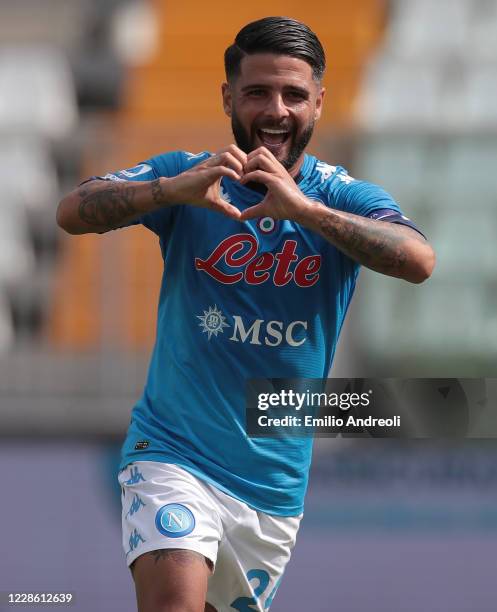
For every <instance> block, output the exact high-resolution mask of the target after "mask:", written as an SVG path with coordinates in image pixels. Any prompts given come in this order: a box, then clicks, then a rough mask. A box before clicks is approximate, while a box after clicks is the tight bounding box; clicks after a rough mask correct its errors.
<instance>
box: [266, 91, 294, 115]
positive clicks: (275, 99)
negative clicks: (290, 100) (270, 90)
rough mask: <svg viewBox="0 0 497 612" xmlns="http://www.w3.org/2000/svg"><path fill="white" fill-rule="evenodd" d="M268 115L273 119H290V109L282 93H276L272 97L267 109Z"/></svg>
mask: <svg viewBox="0 0 497 612" xmlns="http://www.w3.org/2000/svg"><path fill="white" fill-rule="evenodd" d="M266 113H267V115H269V116H270V117H272V118H273V119H283V118H285V117H288V115H289V112H288V108H287V107H286V104H285V101H284V99H283V96H282V95H281V94H280V93H277V92H275V93H274V94H273V95H272V96H271V97H270V99H269V101H268V105H267V108H266Z"/></svg>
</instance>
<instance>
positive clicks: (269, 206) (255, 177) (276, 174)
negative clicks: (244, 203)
mask: <svg viewBox="0 0 497 612" xmlns="http://www.w3.org/2000/svg"><path fill="white" fill-rule="evenodd" d="M252 181H253V182H256V183H262V184H263V185H265V186H266V187H267V189H268V191H267V194H266V197H265V198H264V199H263V200H262V202H260V203H259V204H255V205H254V206H251V207H250V208H247V209H246V210H244V211H243V212H242V214H241V217H240V221H247V220H248V219H255V218H256V217H266V216H267V217H272V218H273V219H289V220H292V221H298V219H299V218H300V216H301V214H302V212H303V211H304V210H305V209H308V208H309V206H311V203H310V202H309V200H307V198H306V197H305V196H304V194H303V193H302V192H301V191H300V189H299V188H298V187H297V185H296V183H295V181H294V180H293V178H292V177H291V176H290V174H289V173H288V172H287V171H286V169H285V168H284V167H283V166H282V165H281V164H280V162H279V161H278V160H277V159H276V157H275V156H274V155H273V154H272V153H271V151H269V149H266V147H259V148H258V149H255V150H254V151H252V152H251V153H249V154H248V156H247V162H246V164H245V167H244V174H243V177H242V178H241V180H240V183H241V184H242V185H244V184H246V183H250V182H252Z"/></svg>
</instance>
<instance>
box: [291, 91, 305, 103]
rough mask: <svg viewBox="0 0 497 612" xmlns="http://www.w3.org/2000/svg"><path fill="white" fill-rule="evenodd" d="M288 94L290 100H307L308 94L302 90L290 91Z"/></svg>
mask: <svg viewBox="0 0 497 612" xmlns="http://www.w3.org/2000/svg"><path fill="white" fill-rule="evenodd" d="M286 95H287V97H288V98H289V99H290V100H298V101H301V100H307V95H306V94H305V93H303V92H302V91H289V92H288V93H287V94H286Z"/></svg>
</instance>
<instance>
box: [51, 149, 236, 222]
mask: <svg viewBox="0 0 497 612" xmlns="http://www.w3.org/2000/svg"><path fill="white" fill-rule="evenodd" d="M245 160H246V156H245V153H243V152H242V151H241V150H240V149H238V147H235V145H231V146H230V147H228V148H227V149H224V150H223V151H220V152H219V153H217V154H216V155H214V156H212V157H210V158H209V159H207V160H206V161H205V162H203V163H201V164H198V165H197V166H194V167H193V168H190V169H189V170H186V171H185V172H182V173H181V174H178V175H177V176H174V177H159V178H157V179H155V180H152V181H124V180H119V181H116V180H104V179H98V178H96V179H94V180H91V181H87V182H86V183H83V184H82V185H80V186H78V187H76V189H74V190H73V191H71V192H70V193H69V194H68V195H66V196H65V197H64V198H63V199H62V200H61V201H60V203H59V206H58V208H57V223H58V225H59V226H60V227H61V228H62V229H64V230H65V231H66V232H68V233H69V234H88V233H99V234H100V233H103V232H107V231H109V230H112V229H116V228H118V227H122V226H125V225H129V224H130V223H132V222H133V221H136V220H137V219H139V218H140V217H141V216H143V215H144V214H146V213H150V212H153V211H155V210H158V209H160V208H167V207H170V206H176V205H179V204H191V205H193V206H199V207H203V208H210V209H211V210H214V211H217V212H220V213H222V214H225V215H227V216H228V217H231V218H233V219H238V218H239V217H240V211H239V210H238V209H237V208H236V207H235V206H232V205H231V204H229V203H228V202H226V201H225V200H223V199H222V198H221V195H220V189H219V188H220V183H221V179H222V178H223V177H224V176H226V177H229V178H231V179H233V180H239V179H240V177H241V175H242V173H243V165H244V163H245Z"/></svg>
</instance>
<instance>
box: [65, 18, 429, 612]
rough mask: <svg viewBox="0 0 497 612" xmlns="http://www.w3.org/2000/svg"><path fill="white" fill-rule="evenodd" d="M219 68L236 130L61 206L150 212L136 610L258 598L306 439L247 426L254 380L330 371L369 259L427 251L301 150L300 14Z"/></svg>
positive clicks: (305, 65)
mask: <svg viewBox="0 0 497 612" xmlns="http://www.w3.org/2000/svg"><path fill="white" fill-rule="evenodd" d="M225 67H226V83H224V84H223V87H222V101H223V105H224V110H225V113H226V114H227V115H228V117H230V118H231V125H232V129H233V135H234V139H235V143H236V144H229V145H228V146H226V148H224V149H223V150H221V151H219V152H217V153H216V154H211V153H209V152H204V153H198V154H192V153H187V152H184V151H176V152H169V153H164V154H162V155H158V156H156V157H152V158H151V159H149V160H147V161H144V162H142V163H140V164H139V165H137V166H135V167H133V168H131V169H128V170H121V171H118V172H112V173H109V174H105V175H104V176H101V177H92V178H91V179H89V180H88V181H85V182H84V183H82V184H81V185H80V186H78V187H77V188H76V189H75V190H74V191H72V192H71V193H70V194H69V195H67V196H66V197H65V198H64V199H63V200H62V201H61V203H60V205H59V208H58V212H57V220H58V223H59V225H60V226H61V227H62V228H64V229H65V230H66V231H67V232H69V233H71V234H84V233H88V232H97V233H103V232H106V231H109V230H113V229H117V228H121V227H125V226H130V225H133V224H139V223H141V224H143V225H144V226H145V227H147V228H149V229H150V230H151V231H152V232H154V233H155V234H157V235H158V237H159V239H160V246H161V250H162V255H163V258H164V260H165V268H164V274H163V281H162V288H161V292H160V298H159V314H158V328H157V340H156V343H155V348H154V351H153V355H152V361H151V365H150V369H149V375H148V379H147V383H146V386H145V390H144V393H143V396H142V397H141V399H140V400H139V401H138V403H137V404H136V406H135V407H134V409H133V412H132V417H131V424H130V426H129V431H128V435H127V438H126V441H125V444H124V447H123V452H122V465H121V472H120V474H119V481H120V484H121V487H122V500H123V533H124V535H123V543H124V549H125V553H126V560H127V563H128V565H129V566H130V567H131V571H132V575H133V578H134V581H135V586H136V592H137V600H138V608H139V610H140V612H159V611H160V612H165V611H174V612H179V611H182V612H183V611H184V612H187V611H188V612H203V611H204V609H205V610H206V611H209V612H212V611H213V610H214V611H215V610H217V612H227V611H231V610H239V611H240V612H242V611H243V612H246V611H248V610H259V611H262V610H268V609H269V607H270V604H271V601H272V599H273V597H274V594H275V592H276V589H277V586H278V584H279V581H280V579H281V576H282V574H283V571H284V569H285V565H286V563H287V562H288V560H289V558H290V553H291V550H292V548H293V545H294V542H295V538H296V533H297V529H298V526H299V522H300V519H301V517H302V512H303V498H304V494H305V490H306V486H307V477H308V471H309V466H310V458H311V447H312V440H311V439H309V438H303V437H295V438H285V439H283V438H249V437H248V436H247V435H246V432H245V429H244V424H245V387H246V381H247V380H249V379H251V378H257V377H274V378H277V377H285V378H288V377H307V378H310V377H315V378H323V377H326V376H327V375H328V372H329V370H330V367H331V363H332V360H333V355H334V352H335V346H336V343H337V340H338V335H339V333H340V329H341V327H342V323H343V320H344V316H345V313H346V312H347V308H348V306H349V303H350V300H351V297H352V294H353V291H354V286H355V282H356V278H357V274H358V271H359V267H360V265H361V264H362V265H365V266H367V267H368V268H371V269H372V270H375V271H377V272H380V273H383V274H388V275H390V276H395V277H397V278H400V279H404V280H407V281H410V282H413V283H420V282H422V281H424V280H425V279H426V278H428V277H429V276H430V274H431V271H432V268H433V265H434V254H433V250H432V248H431V247H430V246H429V244H428V243H427V241H426V240H425V238H424V237H423V235H422V234H421V233H420V232H419V231H418V230H417V229H416V228H415V227H414V225H413V223H412V222H411V221H410V220H409V219H407V218H406V217H405V216H404V215H403V214H402V212H401V211H400V209H399V207H398V205H397V204H396V203H395V202H394V200H393V199H392V198H391V197H390V196H389V195H388V194H387V193H386V192H385V191H384V190H382V189H381V188H380V187H378V186H375V185H372V184H369V183H366V182H362V181H360V180H356V179H354V178H352V177H351V176H349V174H348V173H347V171H346V170H344V169H343V168H342V167H340V166H332V165H329V164H327V163H325V162H323V161H319V160H318V159H316V158H315V157H313V156H311V155H308V154H306V153H305V150H306V147H307V144H308V143H309V140H310V138H311V135H312V132H313V129H314V124H315V122H316V121H317V120H318V119H319V117H320V115H321V110H322V107H323V99H324V93H325V92H324V89H323V87H322V84H321V80H322V76H323V72H324V68H325V56H324V51H323V48H322V46H321V44H320V42H319V40H318V38H317V37H316V35H315V34H314V33H313V32H312V31H311V30H310V29H309V28H308V27H307V26H306V25H304V24H303V23H300V22H298V21H294V20H292V19H289V18H283V17H268V18H265V19H261V20H259V21H256V22H253V23H250V24H248V25H247V26H245V27H244V28H243V29H242V30H241V31H240V32H239V33H238V35H237V37H236V39H235V42H234V43H233V44H232V45H231V46H230V47H229V48H228V49H227V50H226V53H225ZM141 264H142V265H146V262H141Z"/></svg>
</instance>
